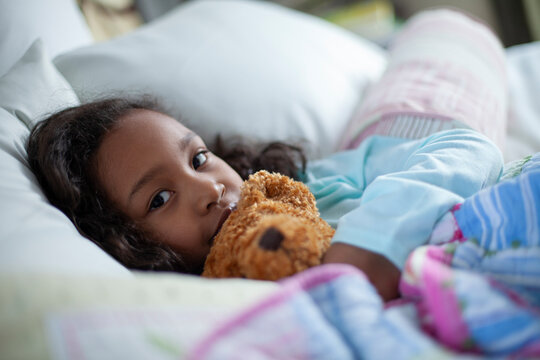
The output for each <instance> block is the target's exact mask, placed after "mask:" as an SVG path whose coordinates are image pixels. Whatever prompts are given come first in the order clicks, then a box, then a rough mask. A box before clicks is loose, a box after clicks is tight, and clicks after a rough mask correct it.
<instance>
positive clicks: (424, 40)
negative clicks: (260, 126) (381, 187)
mask: <svg viewBox="0 0 540 360" xmlns="http://www.w3.org/2000/svg"><path fill="white" fill-rule="evenodd" d="M388 56H389V63H388V68H387V69H386V71H385V73H384V75H383V76H382V78H381V79H380V81H379V82H377V84H375V86H373V88H372V89H370V91H369V93H368V94H367V96H366V97H365V99H364V101H363V102H362V103H361V104H360V106H359V109H358V111H357V112H356V114H355V116H354V117H353V119H352V121H351V123H350V124H348V126H347V130H346V131H345V133H344V137H343V142H342V144H341V148H342V149H348V148H354V147H356V146H358V144H359V143H360V142H361V141H362V140H363V139H365V138H366V137H367V136H369V135H373V134H379V135H389V136H397V137H403V138H420V137H423V136H427V135H429V134H430V133H433V132H436V131H440V130H445V129H450V128H455V127H469V128H472V129H475V130H478V131H479V132H481V133H482V134H484V135H486V136H487V137H489V138H490V139H491V140H493V141H494V142H495V143H496V144H497V145H498V146H499V147H500V148H501V149H503V148H504V143H505V136H506V118H507V110H508V87H507V77H506V67H505V54H504V51H503V47H502V44H501V42H500V41H499V39H497V37H496V36H495V34H494V33H493V32H492V31H491V30H490V29H489V28H488V27H487V26H486V25H485V24H483V23H481V22H479V21H477V20H476V19H473V18H471V17H470V16H468V15H466V14H464V13H461V12H458V11H455V10H450V9H436V10H429V11H423V12H421V13H419V14H417V15H415V16H414V17H412V18H411V19H409V20H408V21H407V23H406V24H405V26H404V28H403V29H402V30H401V32H400V33H399V34H398V35H397V36H396V38H395V39H393V41H392V44H391V46H390V49H389V54H388Z"/></svg>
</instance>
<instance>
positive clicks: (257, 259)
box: [202, 171, 334, 280]
mask: <svg viewBox="0 0 540 360" xmlns="http://www.w3.org/2000/svg"><path fill="white" fill-rule="evenodd" d="M332 235H334V229H332V227H330V225H328V223H326V222H325V221H324V220H323V219H321V218H320V216H319V211H318V210H317V207H316V205H315V198H314V197H313V194H311V192H310V191H309V189H308V188H307V186H305V185H304V184H303V183H301V182H298V181H294V180H292V179H291V178H289V177H287V176H283V175H280V174H275V173H272V174H271V173H268V172H267V171H259V172H257V173H256V174H254V175H251V176H250V177H249V179H248V180H246V181H245V182H244V184H243V186H242V193H241V196H240V201H239V202H238V205H237V210H236V211H234V212H233V213H232V214H231V215H230V216H229V218H228V219H227V220H226V221H225V223H224V224H223V227H222V228H221V230H220V232H219V233H218V234H217V236H216V238H215V239H214V245H213V246H212V248H211V250H210V254H209V255H208V257H207V259H206V263H205V266H204V272H203V274H202V275H203V276H205V277H218V278H222V277H244V278H250V279H259V280H278V279H281V278H283V277H286V276H290V275H292V274H295V273H297V272H299V271H302V270H305V269H307V268H309V267H312V266H315V265H318V264H320V263H321V259H322V256H323V254H324V252H325V251H326V250H327V249H328V247H329V246H330V239H331V237H332Z"/></svg>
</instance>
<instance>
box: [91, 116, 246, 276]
mask: <svg viewBox="0 0 540 360" xmlns="http://www.w3.org/2000/svg"><path fill="white" fill-rule="evenodd" d="M96 169H97V179H98V181H99V183H100V185H101V187H102V188H103V189H104V190H105V194H106V195H107V196H108V198H109V199H110V200H111V201H112V202H113V203H114V204H115V205H116V206H117V207H118V208H119V210H120V211H122V212H123V213H124V214H126V215H127V216H128V217H130V218H131V219H133V220H134V221H135V222H136V223H137V224H138V225H139V226H141V227H142V229H144V230H146V231H150V233H152V234H153V235H155V237H156V238H157V239H158V241H160V242H162V243H164V244H166V245H169V246H170V247H171V248H172V249H173V250H174V251H176V252H178V253H180V254H182V255H183V257H184V259H185V260H186V261H187V262H188V264H189V265H191V266H193V267H202V265H203V264H204V260H205V258H206V256H207V255H208V252H209V251H210V246H211V244H212V241H213V237H214V236H215V234H216V233H217V231H218V230H219V228H220V227H221V225H222V224H223V222H224V221H225V219H226V218H227V217H228V215H229V214H230V213H231V211H233V210H234V208H235V205H236V202H237V201H238V198H239V196H240V186H241V184H242V179H241V178H240V176H239V175H238V174H237V173H236V172H235V171H234V170H233V169H232V168H231V167H230V166H229V165H228V164H227V163H225V162H224V161H223V160H221V159H220V158H218V157H217V156H215V155H213V154H212V153H210V152H209V151H208V150H207V148H206V146H205V144H204V142H203V141H202V139H201V138H200V137H199V136H197V135H196V134H195V133H193V132H191V131H190V130H189V129H187V128H186V127H184V126H183V125H181V124H180V123H178V122H177V121H176V120H174V119H173V118H171V117H169V116H166V115H164V114H161V113H158V112H154V111H150V110H134V111H132V112H130V113H129V114H127V115H125V116H123V117H122V118H121V119H120V121H119V123H118V125H117V126H116V127H115V128H114V129H113V130H112V131H111V132H110V133H108V134H107V135H106V136H105V138H104V140H103V142H102V143H101V145H100V147H99V148H98V151H97V155H96Z"/></svg>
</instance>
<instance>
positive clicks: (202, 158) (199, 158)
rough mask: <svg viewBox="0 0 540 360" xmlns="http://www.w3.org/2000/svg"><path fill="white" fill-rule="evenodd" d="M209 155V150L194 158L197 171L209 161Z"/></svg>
mask: <svg viewBox="0 0 540 360" xmlns="http://www.w3.org/2000/svg"><path fill="white" fill-rule="evenodd" d="M207 153H208V151H207V150H204V151H200V152H198V153H197V154H196V155H195V156H194V157H193V160H192V164H193V168H194V169H195V170H197V169H198V168H199V166H203V165H204V163H205V162H206V161H207V160H208V155H206V154H207Z"/></svg>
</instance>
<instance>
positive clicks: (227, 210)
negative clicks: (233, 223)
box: [210, 203, 236, 245]
mask: <svg viewBox="0 0 540 360" xmlns="http://www.w3.org/2000/svg"><path fill="white" fill-rule="evenodd" d="M235 210H236V203H230V204H229V205H228V206H227V207H226V208H225V210H224V211H223V213H222V214H221V217H220V218H219V222H218V225H217V228H216V231H215V232H214V235H212V237H211V238H210V245H212V244H213V243H214V239H215V237H216V235H217V234H218V233H219V230H221V227H222V226H223V223H224V222H225V220H227V219H228V218H229V216H230V215H231V213H232V212H233V211H235Z"/></svg>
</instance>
